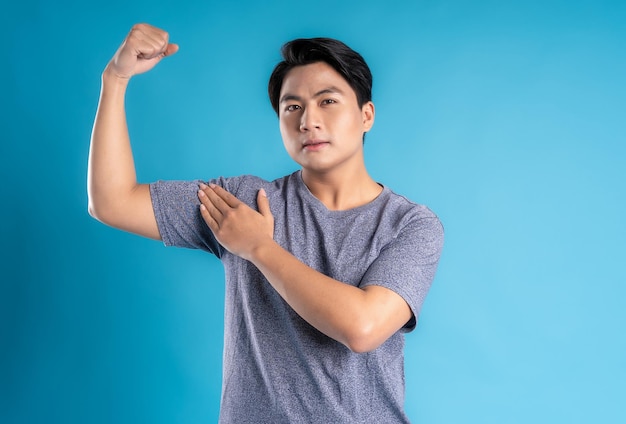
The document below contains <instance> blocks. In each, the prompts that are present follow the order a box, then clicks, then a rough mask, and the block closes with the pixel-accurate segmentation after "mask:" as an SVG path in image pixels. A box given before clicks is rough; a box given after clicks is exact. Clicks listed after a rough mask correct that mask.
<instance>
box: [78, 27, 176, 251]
mask: <svg viewBox="0 0 626 424" xmlns="http://www.w3.org/2000/svg"><path fill="white" fill-rule="evenodd" d="M177 51H178V45H176V44H171V43H170V42H169V36H168V34H167V33H166V32H165V31H163V30H160V29H158V28H155V27H153V26H150V25H147V24H138V25H135V26H134V27H133V28H132V29H131V31H130V33H129V34H128V36H127V37H126V39H125V40H124V42H123V43H122V45H121V46H120V48H119V49H118V50H117V52H116V53H115V55H114V56H113V58H112V59H111V61H110V62H109V64H108V65H107V67H106V69H105V70H104V72H103V74H102V89H101V93H100V102H99V105H98V111H97V113H96V119H95V122H94V127H93V132H92V136H91V146H90V150H89V169H88V177H87V190H88V194H89V213H90V214H91V215H92V216H93V217H94V218H96V219H98V220H99V221H102V222H103V223H105V224H108V225H111V226H113V227H116V228H119V229H122V230H125V231H129V232H132V233H136V234H139V235H143V236H146V237H150V238H154V239H160V235H159V231H158V228H157V224H156V220H155V217H154V211H153V209H152V203H151V200H150V191H149V187H148V185H147V184H139V183H137V177H136V173H135V164H134V161H133V153H132V150H131V145H130V137H129V135H128V127H127V125H126V111H125V108H124V98H125V95H126V88H127V86H128V82H129V80H130V78H131V77H133V76H134V75H137V74H141V73H144V72H147V71H149V70H150V69H152V68H153V67H154V66H155V65H156V64H157V63H159V62H160V61H161V59H163V58H164V57H165V56H171V55H172V54H174V53H176V52H177Z"/></svg>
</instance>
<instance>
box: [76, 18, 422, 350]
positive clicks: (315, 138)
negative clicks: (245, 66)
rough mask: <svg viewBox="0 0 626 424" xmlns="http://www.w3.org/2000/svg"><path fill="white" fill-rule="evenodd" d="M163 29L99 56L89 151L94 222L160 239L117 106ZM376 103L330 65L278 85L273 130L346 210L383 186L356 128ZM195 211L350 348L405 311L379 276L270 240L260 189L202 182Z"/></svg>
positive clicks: (367, 345)
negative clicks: (347, 271)
mask: <svg viewBox="0 0 626 424" xmlns="http://www.w3.org/2000/svg"><path fill="white" fill-rule="evenodd" d="M168 39H169V38H168V35H167V33H165V32H164V31H162V30H160V29H158V28H154V27H152V26H149V25H137V26H135V27H133V29H132V30H131V32H130V33H129V35H128V36H127V38H126V40H125V41H124V43H123V44H122V46H121V47H120V49H119V50H118V51H117V53H116V54H115V56H114V57H113V59H112V60H111V62H110V63H109V64H108V65H107V68H106V69H105V71H104V73H103V78H102V94H101V98H100V103H99V107H98V112H97V114H96V121H95V123H94V130H93V134H92V142H91V149H90V158H89V176H88V180H89V183H88V190H89V210H90V213H91V214H92V215H93V216H94V217H95V218H97V219H99V220H101V221H102V222H104V223H106V224H108V225H111V226H114V227H116V228H120V229H123V230H126V231H130V232H133V233H136V234H139V235H143V236H146V237H151V238H154V239H160V234H159V231H158V227H157V224H156V219H155V217H154V211H153V209H152V204H151V200H150V193H149V190H148V185H146V184H139V183H137V180H136V174H135V168H134V163H133V158H132V150H131V148H130V140H129V136H128V129H127V126H126V118H125V112H124V96H125V92H126V87H127V84H128V80H129V79H130V78H131V77H132V76H133V75H136V74H139V73H142V72H146V71H148V70H150V69H152V67H154V66H155V65H156V64H157V63H158V62H159V61H160V60H161V59H163V58H164V57H166V56H170V55H172V54H174V53H176V51H178V46H177V45H175V44H171V43H169V41H168ZM374 115H375V113H374V105H373V104H372V103H371V102H367V103H366V104H364V105H363V106H362V107H360V106H359V105H358V103H357V100H356V95H355V93H354V91H353V90H352V88H351V87H350V86H349V84H348V83H347V82H346V81H345V80H344V79H343V78H342V77H341V76H340V75H339V74H338V73H337V72H336V71H334V69H332V67H330V66H329V65H327V64H325V63H314V64H310V65H306V66H299V67H296V68H294V69H292V70H291V71H290V72H289V73H288V74H287V75H286V77H285V80H284V82H283V87H282V90H281V101H280V112H279V121H280V131H281V135H282V138H283V142H284V144H285V148H286V150H287V152H288V153H289V155H290V156H291V157H292V158H293V159H294V161H296V162H297V163H298V164H299V165H300V166H301V167H302V177H303V180H304V182H305V184H306V185H307V187H308V188H309V190H310V191H311V193H312V194H313V195H314V196H316V197H317V198H318V199H319V200H320V201H321V202H322V203H323V204H324V205H326V207H327V208H329V209H331V210H346V209H351V208H354V207H357V206H361V205H363V204H366V203H368V202H371V201H372V200H373V199H374V198H376V197H377V196H378V195H379V194H380V192H381V190H382V188H381V187H380V186H379V185H378V184H377V183H376V182H375V181H374V180H373V179H372V178H371V177H370V176H369V175H368V173H367V171H366V169H365V164H364V160H363V141H362V140H363V134H364V133H365V132H367V131H369V129H370V128H371V127H372V125H373V123H374ZM198 197H199V199H200V203H201V205H200V212H201V214H202V217H203V219H204V221H205V222H206V224H207V225H208V226H209V227H210V228H211V230H212V231H213V233H214V234H215V237H216V238H217V240H218V241H219V242H220V243H221V244H222V245H223V246H224V247H225V248H226V249H228V250H229V251H230V252H231V253H233V254H235V255H237V256H240V257H242V258H243V259H246V260H248V261H250V262H252V263H253V264H254V265H255V266H256V267H257V268H258V269H259V270H260V271H261V272H262V273H263V275H264V276H265V277H266V278H267V280H268V281H269V282H270V284H271V285H272V286H273V287H274V289H275V290H276V291H277V292H278V293H279V294H280V295H281V296H282V297H283V299H285V301H286V302H287V303H288V304H289V305H290V306H291V307H292V308H293V309H294V310H295V311H296V312H297V313H298V314H299V315H300V316H301V317H302V318H303V319H305V320H306V321H307V322H309V323H310V324H311V325H313V326H314V327H315V328H317V329H318V330H319V331H321V332H322V333H324V334H326V335H328V336H329V337H332V338H334V339H335V340H337V341H339V342H341V343H343V344H344V345H346V346H347V347H348V348H350V349H351V350H353V351H354V352H367V351H370V350H373V349H375V348H376V347H378V346H380V344H382V343H383V342H384V341H385V340H387V339H388V338H389V337H390V336H391V335H392V334H394V333H395V332H396V331H398V330H399V329H400V328H401V327H402V326H403V325H404V324H405V323H406V322H407V321H408V320H409V319H410V318H411V310H410V308H409V306H408V305H407V303H406V302H405V301H404V300H403V299H402V298H401V297H400V296H399V295H398V294H396V293H395V292H393V291H391V290H388V289H386V288H383V287H380V286H368V287H366V288H363V289H361V288H358V287H353V286H350V285H347V284H344V283H342V282H340V281H337V280H334V279H332V278H330V277H328V276H326V275H324V274H321V273H319V272H317V271H315V270H314V269H312V268H310V267H308V266H307V265H305V264H303V263H302V262H300V261H299V260H298V259H297V258H295V257H294V256H293V255H291V254H290V253H289V252H288V251H286V250H284V249H283V248H282V247H280V246H279V245H278V244H277V243H276V242H275V241H274V240H273V233H274V219H273V217H272V214H271V212H270V207H269V201H268V199H267V197H266V195H265V192H264V191H263V190H259V194H258V197H257V203H258V209H259V212H257V211H255V210H254V209H252V208H250V207H249V206H247V205H246V204H244V203H243V202H241V201H240V200H239V199H237V198H236V197H235V196H233V195H232V194H230V193H228V192H227V191H225V190H224V189H222V188H221V187H218V186H213V185H212V186H206V185H201V186H200V187H199V191H198Z"/></svg>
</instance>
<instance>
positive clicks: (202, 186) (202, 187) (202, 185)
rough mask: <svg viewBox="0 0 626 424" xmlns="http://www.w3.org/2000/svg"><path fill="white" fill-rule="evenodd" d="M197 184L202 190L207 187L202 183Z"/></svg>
mask: <svg viewBox="0 0 626 424" xmlns="http://www.w3.org/2000/svg"><path fill="white" fill-rule="evenodd" d="M199 186H200V188H201V189H202V190H204V189H205V188H206V187H207V185H206V184H204V183H200V184H199Z"/></svg>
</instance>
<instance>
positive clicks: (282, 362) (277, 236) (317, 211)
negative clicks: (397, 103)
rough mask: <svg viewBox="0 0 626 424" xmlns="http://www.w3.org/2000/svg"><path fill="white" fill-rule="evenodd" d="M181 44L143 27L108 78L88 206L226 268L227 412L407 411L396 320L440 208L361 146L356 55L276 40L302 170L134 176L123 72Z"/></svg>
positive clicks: (365, 414) (319, 417) (301, 418)
mask: <svg viewBox="0 0 626 424" xmlns="http://www.w3.org/2000/svg"><path fill="white" fill-rule="evenodd" d="M177 50H178V46H177V45H175V44H171V43H169V41H168V35H167V33H165V32H164V31H162V30H159V29H157V28H154V27H151V26H149V25H136V26H135V27H133V29H132V30H131V32H130V33H129V35H128V36H127V38H126V40H125V41H124V43H123V44H122V46H121V47H120V48H119V50H118V51H117V53H116V54H115V56H114V57H113V59H112V60H111V62H110V63H109V64H108V66H107V67H106V69H105V71H104V73H103V76H102V92H101V98H100V104H99V107H98V112H97V116H96V120H95V124H94V129H93V135H92V141H91V151H90V158H89V181H88V185H89V210H90V213H91V214H92V215H93V216H94V217H95V218H97V219H99V220H101V221H102V222H104V223H107V224H109V225H111V226H113V227H117V228H120V229H123V230H126V231H130V232H133V233H136V234H140V235H143V236H146V237H151V238H154V239H161V240H163V242H164V243H165V244H166V245H175V246H181V247H189V248H200V249H204V250H206V251H208V252H211V253H213V254H215V255H216V256H217V257H218V258H220V259H221V260H222V262H223V264H224V267H225V273H226V305H225V336H224V369H223V390H222V400H221V411H220V422H224V423H238V424H239V423H247V422H250V423H295V422H298V423H300V422H318V423H370V422H371V423H404V422H408V420H407V417H406V415H405V413H404V408H403V404H404V358H403V347H404V334H403V333H405V332H408V331H410V330H412V329H413V328H414V327H415V325H416V321H417V316H418V314H419V311H420V308H421V305H422V302H423V300H424V297H425V296H426V293H427V291H428V289H429V287H430V284H431V282H432V279H433V277H434V274H435V269H436V267H437V263H438V260H439V256H440V252H441V248H442V244H443V230H442V227H441V224H440V223H439V220H438V219H437V217H436V216H435V215H434V214H433V213H432V212H431V211H430V210H428V209H427V208H426V207H424V206H420V205H416V204H414V203H412V202H410V201H408V200H407V199H406V198H404V197H401V196H399V195H397V194H395V193H393V192H392V191H391V190H390V189H389V188H387V187H385V186H383V185H380V184H378V183H376V182H375V181H374V180H373V179H372V178H371V177H370V176H369V175H368V173H367V170H366V169H365V164H364V158H363V139H364V135H365V133H366V132H367V131H369V129H370V128H371V127H372V125H373V123H374V105H373V103H372V102H371V85H372V78H371V74H370V71H369V68H368V67H367V64H366V63H365V62H364V61H363V58H362V57H361V56H360V55H359V54H358V53H356V52H354V51H353V50H351V49H350V48H348V47H347V46H345V45H344V44H343V43H341V42H339V41H336V40H332V39H308V40H302V39H301V40H294V41H292V42H290V43H287V44H286V45H285V46H283V57H284V59H285V60H284V61H283V62H281V63H279V64H278V65H277V66H276V68H275V69H274V72H273V73H272V76H271V78H270V83H269V94H270V100H271V103H272V106H273V107H274V109H275V110H276V112H277V114H278V118H279V122H280V131H281V134H282V138H283V142H284V144H285V148H286V149H287V152H288V153H289V155H290V156H291V157H292V158H293V160H294V161H295V162H297V163H298V164H299V165H300V167H301V170H299V171H297V172H295V173H293V174H291V175H288V176H286V177H284V178H280V179H278V180H275V181H271V182H269V181H265V180H262V179H260V178H256V177H252V176H241V177H235V178H218V179H214V180H210V181H208V182H206V183H202V182H199V181H191V182H183V181H169V182H163V181H159V182H157V183H153V184H150V185H146V184H138V183H137V181H136V177H135V169H134V164H133V157H132V152H131V148H130V141H129V136H128V130H127V127H126V120H125V119H126V118H125V112H124V96H125V92H126V87H127V84H128V81H129V79H130V78H131V77H132V76H133V75H136V74H139V73H142V72H146V71H148V70H150V69H151V68H152V67H153V66H154V65H156V64H157V63H158V62H159V61H160V60H161V59H162V58H164V57H165V56H170V55H172V54H174V53H176V51H177Z"/></svg>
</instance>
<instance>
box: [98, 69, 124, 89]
mask: <svg viewBox="0 0 626 424" xmlns="http://www.w3.org/2000/svg"><path fill="white" fill-rule="evenodd" d="M129 81H130V78H128V77H122V76H120V75H119V74H118V73H116V72H115V71H114V70H113V69H112V68H111V66H110V64H109V65H107V67H106V68H105V69H104V72H102V85H106V86H111V87H119V88H124V89H125V88H126V87H127V86H128V82H129Z"/></svg>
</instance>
